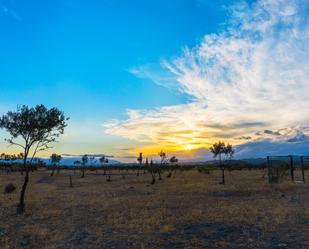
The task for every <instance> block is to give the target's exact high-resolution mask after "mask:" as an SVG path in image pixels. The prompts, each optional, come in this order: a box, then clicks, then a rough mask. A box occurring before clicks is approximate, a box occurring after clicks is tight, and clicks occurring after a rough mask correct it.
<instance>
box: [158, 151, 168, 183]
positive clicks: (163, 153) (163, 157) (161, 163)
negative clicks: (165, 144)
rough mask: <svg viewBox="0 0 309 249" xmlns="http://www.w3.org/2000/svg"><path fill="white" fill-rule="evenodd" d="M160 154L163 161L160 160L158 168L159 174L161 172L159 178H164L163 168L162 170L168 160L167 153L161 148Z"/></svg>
mask: <svg viewBox="0 0 309 249" xmlns="http://www.w3.org/2000/svg"><path fill="white" fill-rule="evenodd" d="M159 156H160V159H161V161H160V168H158V174H159V180H162V178H161V170H162V166H163V164H165V163H166V162H167V154H166V153H165V152H164V151H163V150H161V151H160V153H159Z"/></svg>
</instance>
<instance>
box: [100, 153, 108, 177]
mask: <svg viewBox="0 0 309 249" xmlns="http://www.w3.org/2000/svg"><path fill="white" fill-rule="evenodd" d="M99 161H100V164H101V166H102V167H103V170H104V173H103V174H104V175H106V168H105V167H104V165H105V164H107V163H108V158H106V157H105V156H104V155H103V156H101V157H100V159H99Z"/></svg>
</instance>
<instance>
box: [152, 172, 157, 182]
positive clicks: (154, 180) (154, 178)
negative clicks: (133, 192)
mask: <svg viewBox="0 0 309 249" xmlns="http://www.w3.org/2000/svg"><path fill="white" fill-rule="evenodd" d="M151 176H152V181H151V184H155V183H156V175H155V174H153V173H151Z"/></svg>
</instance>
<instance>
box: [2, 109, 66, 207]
mask: <svg viewBox="0 0 309 249" xmlns="http://www.w3.org/2000/svg"><path fill="white" fill-rule="evenodd" d="M66 120H68V119H67V118H65V116H64V113H63V112H61V111H60V110H58V109H57V108H51V109H48V108H46V107H45V106H44V105H37V106H35V107H28V106H26V105H23V106H21V107H18V108H17V111H9V112H8V113H7V114H5V115H3V116H2V117H1V118H0V128H3V129H5V130H6V131H7V132H8V133H9V134H10V138H8V139H6V141H7V142H8V143H9V144H10V145H16V146H18V147H20V148H22V149H23V170H24V172H25V178H24V183H23V185H22V188H21V191H20V198H19V204H18V205H17V213H23V212H24V211H25V193H26V189H27V185H28V182H29V171H30V169H31V163H32V161H33V159H34V157H35V155H36V154H37V153H38V152H40V151H44V150H47V149H49V148H51V147H52V144H53V143H55V142H57V138H58V137H59V136H60V135H61V134H63V133H64V128H65V127H66V126H67V124H66Z"/></svg>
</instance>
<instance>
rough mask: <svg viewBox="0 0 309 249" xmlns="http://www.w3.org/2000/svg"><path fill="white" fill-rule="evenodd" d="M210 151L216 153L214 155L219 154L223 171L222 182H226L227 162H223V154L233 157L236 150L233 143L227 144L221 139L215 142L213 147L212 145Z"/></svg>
mask: <svg viewBox="0 0 309 249" xmlns="http://www.w3.org/2000/svg"><path fill="white" fill-rule="evenodd" d="M210 151H211V153H212V154H213V155H214V157H217V156H219V160H220V168H221V172H222V181H221V183H222V184H225V174H224V171H225V164H222V154H225V155H226V157H229V158H232V156H233V154H234V150H233V147H232V145H230V144H227V145H225V143H224V142H221V141H219V142H218V143H214V144H213V145H212V146H211V147H210Z"/></svg>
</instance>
